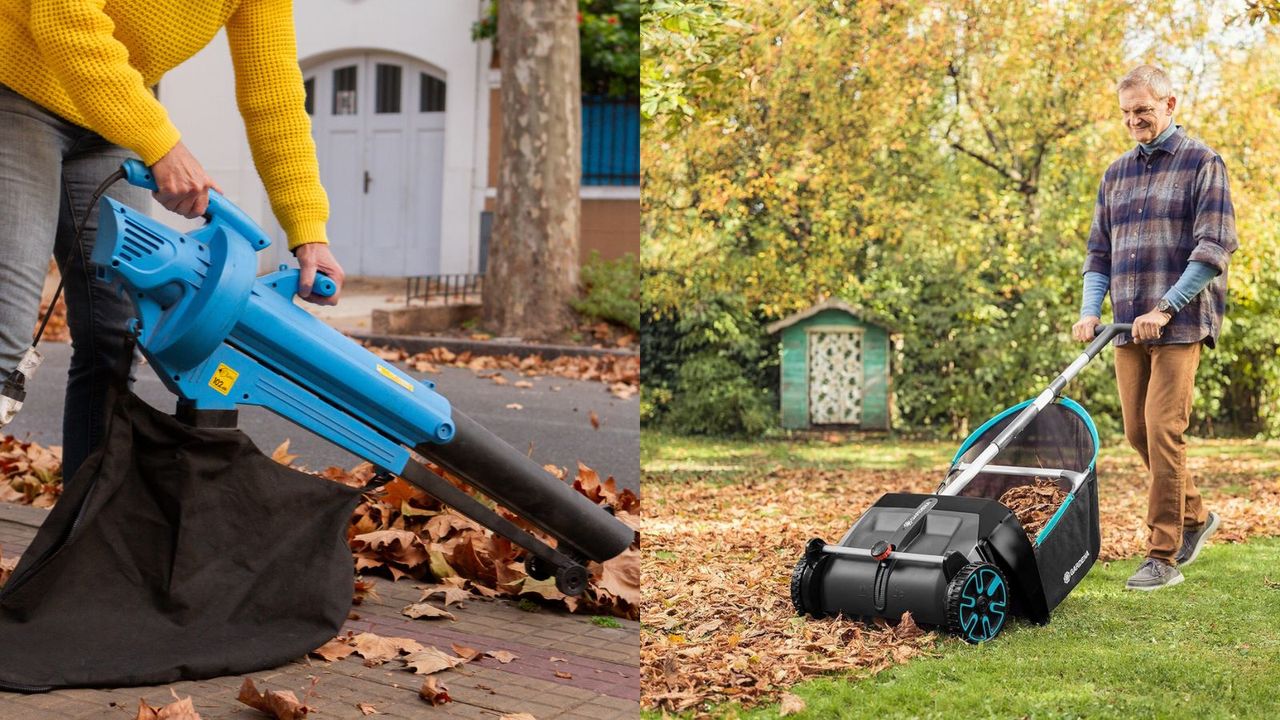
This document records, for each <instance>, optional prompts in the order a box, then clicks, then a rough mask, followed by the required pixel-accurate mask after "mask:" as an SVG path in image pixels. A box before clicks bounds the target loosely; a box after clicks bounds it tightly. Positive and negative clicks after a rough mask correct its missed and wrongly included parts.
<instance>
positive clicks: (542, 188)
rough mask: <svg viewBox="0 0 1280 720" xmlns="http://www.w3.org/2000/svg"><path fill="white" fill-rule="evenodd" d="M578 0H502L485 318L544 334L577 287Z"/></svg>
mask: <svg viewBox="0 0 1280 720" xmlns="http://www.w3.org/2000/svg"><path fill="white" fill-rule="evenodd" d="M577 12H578V8H577V3H576V2H575V1H574V0H501V2H500V3H499V12H498V43H497V45H498V53H499V56H500V58H501V60H500V62H501V65H502V69H501V78H502V89H501V93H502V135H501V146H502V150H501V159H500V162H499V169H498V183H497V185H498V198H497V209H496V212H495V218H494V228H493V236H492V240H491V243H490V248H489V267H488V272H487V277H486V280H485V293H484V321H485V324H486V325H487V326H489V327H490V328H492V329H493V330H495V331H496V332H498V333H499V334H502V335H517V336H525V337H545V336H549V335H552V334H554V333H556V332H558V331H561V330H563V329H564V328H565V327H567V326H569V325H570V323H571V322H572V315H571V310H570V307H569V301H570V300H571V299H573V298H575V297H576V296H577V290H578V231H579V217H580V201H579V189H578V186H579V182H580V180H581V174H582V145H581V143H582V140H581V123H582V120H581V104H582V97H581V83H580V79H579V57H578V25H577Z"/></svg>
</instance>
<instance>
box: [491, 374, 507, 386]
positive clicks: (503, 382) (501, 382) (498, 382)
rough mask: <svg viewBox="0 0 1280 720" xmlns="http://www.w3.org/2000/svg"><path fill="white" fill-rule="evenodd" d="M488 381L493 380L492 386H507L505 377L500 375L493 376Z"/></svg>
mask: <svg viewBox="0 0 1280 720" xmlns="http://www.w3.org/2000/svg"><path fill="white" fill-rule="evenodd" d="M490 379H491V380H493V384H494V385H506V384H507V379H506V378H505V377H503V376H501V375H494V376H493V377H492V378H490Z"/></svg>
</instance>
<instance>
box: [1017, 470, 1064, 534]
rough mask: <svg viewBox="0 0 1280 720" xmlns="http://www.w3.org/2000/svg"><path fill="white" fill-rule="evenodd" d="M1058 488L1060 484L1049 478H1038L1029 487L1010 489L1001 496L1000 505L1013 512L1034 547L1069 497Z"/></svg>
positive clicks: (1020, 486) (1022, 486)
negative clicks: (1039, 535)
mask: <svg viewBox="0 0 1280 720" xmlns="http://www.w3.org/2000/svg"><path fill="white" fill-rule="evenodd" d="M1069 494H1070V493H1068V492H1067V491H1066V490H1063V489H1062V488H1060V487H1058V483H1057V482H1056V481H1053V480H1049V479H1047V478H1036V479H1035V481H1034V482H1031V483H1029V484H1027V485H1019V486H1017V487H1012V488H1009V489H1008V490H1006V491H1005V492H1004V494H1003V495H1001V496H1000V504H1001V505H1004V506H1005V507H1007V508H1009V509H1010V510H1012V511H1013V514H1014V515H1016V516H1017V517H1018V522H1019V523H1020V524H1021V525H1022V529H1023V530H1025V531H1026V533H1027V537H1028V538H1030V539H1031V543H1032V544H1033V545H1034V544H1035V542H1036V535H1038V534H1040V530H1042V529H1043V528H1044V526H1045V524H1047V523H1048V522H1049V518H1052V517H1053V514H1054V513H1055V512H1057V511H1058V506H1059V505H1061V504H1062V501H1063V500H1066V499H1067V495H1069Z"/></svg>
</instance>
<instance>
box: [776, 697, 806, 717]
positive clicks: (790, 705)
mask: <svg viewBox="0 0 1280 720" xmlns="http://www.w3.org/2000/svg"><path fill="white" fill-rule="evenodd" d="M801 712H804V698H802V697H800V696H799V695H792V694H791V693H789V692H784V693H782V707H780V708H778V716H779V717H786V716H788V715H795V714H797V713H801Z"/></svg>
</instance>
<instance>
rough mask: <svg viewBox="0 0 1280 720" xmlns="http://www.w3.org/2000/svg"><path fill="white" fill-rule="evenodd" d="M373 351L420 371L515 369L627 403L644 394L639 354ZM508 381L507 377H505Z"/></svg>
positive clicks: (379, 349)
mask: <svg viewBox="0 0 1280 720" xmlns="http://www.w3.org/2000/svg"><path fill="white" fill-rule="evenodd" d="M368 350H369V352H372V353H373V354H374V355H377V356H378V357H380V358H382V359H383V360H386V361H388V362H403V363H405V364H406V365H407V366H408V367H410V368H411V369H413V370H416V371H418V372H430V373H434V372H439V369H440V366H442V365H444V366H448V367H460V368H467V369H469V370H471V371H472V372H475V373H489V374H490V375H489V377H494V375H493V372H494V371H496V370H513V371H515V372H518V373H520V374H521V375H523V376H525V377H530V378H537V377H541V376H543V375H553V376H556V377H563V378H569V379H571V380H585V381H594V382H600V383H604V384H605V385H607V386H608V389H609V392H611V393H613V394H614V395H615V396H617V397H619V398H622V399H623V400H625V399H627V398H629V397H631V396H633V395H635V394H636V393H638V392H639V391H640V356H639V355H603V356H570V355H560V356H558V357H554V358H551V359H550V360H547V359H545V358H543V357H542V356H541V355H529V356H526V357H523V358H522V357H518V356H516V355H510V354H508V355H480V354H476V353H472V352H461V353H455V352H453V351H451V350H449V349H448V348H443V347H435V348H431V349H430V350H427V351H426V352H420V353H416V354H413V355H410V354H409V353H407V352H405V351H404V350H400V349H396V348H385V347H379V346H370V347H369V348H368ZM503 380H504V381H505V378H503Z"/></svg>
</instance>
